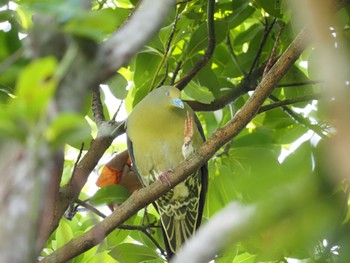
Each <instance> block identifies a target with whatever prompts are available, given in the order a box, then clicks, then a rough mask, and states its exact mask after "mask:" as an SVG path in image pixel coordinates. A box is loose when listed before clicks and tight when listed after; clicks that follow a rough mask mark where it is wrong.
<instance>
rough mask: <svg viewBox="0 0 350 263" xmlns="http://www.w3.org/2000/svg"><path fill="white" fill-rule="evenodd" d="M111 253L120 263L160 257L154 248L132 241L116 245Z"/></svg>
mask: <svg viewBox="0 0 350 263" xmlns="http://www.w3.org/2000/svg"><path fill="white" fill-rule="evenodd" d="M109 255H110V256H111V257H113V258H114V259H115V260H118V261H119V262H120V263H139V262H145V261H147V260H156V259H159V255H158V254H157V253H156V252H155V251H154V250H152V249H150V248H148V247H145V246H140V245H136V244H132V243H124V244H120V245H119V246H116V247H115V248H114V249H112V250H111V252H109Z"/></svg>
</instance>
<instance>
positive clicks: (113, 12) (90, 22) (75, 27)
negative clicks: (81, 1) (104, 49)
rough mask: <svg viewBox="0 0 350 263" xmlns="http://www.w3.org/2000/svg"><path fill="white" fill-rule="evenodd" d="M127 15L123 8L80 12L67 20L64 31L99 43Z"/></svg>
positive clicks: (127, 12) (127, 11)
mask: <svg viewBox="0 0 350 263" xmlns="http://www.w3.org/2000/svg"><path fill="white" fill-rule="evenodd" d="M129 13H130V11H129V10H127V9H124V8H115V9H111V8H106V9H101V10H94V11H89V12H80V14H79V15H78V16H75V17H74V18H72V19H70V20H69V22H68V23H67V24H66V25H65V26H64V30H65V31H67V32H69V33H72V34H74V35H78V36H83V37H88V38H90V39H93V40H95V41H101V40H103V39H104V38H105V37H106V36H107V35H109V34H111V33H113V32H114V31H115V30H116V29H117V28H118V27H119V26H120V25H121V24H122V23H123V22H124V21H125V19H126V18H127V17H128V15H129Z"/></svg>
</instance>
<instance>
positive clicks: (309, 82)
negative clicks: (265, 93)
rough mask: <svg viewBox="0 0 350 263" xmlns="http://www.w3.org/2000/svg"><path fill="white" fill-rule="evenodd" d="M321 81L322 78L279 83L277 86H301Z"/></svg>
mask: <svg viewBox="0 0 350 263" xmlns="http://www.w3.org/2000/svg"><path fill="white" fill-rule="evenodd" d="M321 82H322V81H321V80H307V81H302V82H294V83H284V84H278V85H277V86H276V87H277V88H287V87H299V86H306V85H314V84H320V83H321Z"/></svg>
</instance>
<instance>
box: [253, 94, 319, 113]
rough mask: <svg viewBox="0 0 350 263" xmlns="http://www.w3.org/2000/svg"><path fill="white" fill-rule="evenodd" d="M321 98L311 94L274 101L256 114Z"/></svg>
mask: <svg viewBox="0 0 350 263" xmlns="http://www.w3.org/2000/svg"><path fill="white" fill-rule="evenodd" d="M322 98H323V96H322V94H319V93H318V94H311V95H305V96H300V97H295V98H292V99H286V100H279V101H276V102H275V103H271V104H269V105H264V106H262V107H261V108H260V110H259V112H258V113H263V112H266V111H269V110H273V109H276V108H280V107H283V106H287V105H291V104H295V103H299V102H304V101H311V100H319V99H322Z"/></svg>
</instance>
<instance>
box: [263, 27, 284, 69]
mask: <svg viewBox="0 0 350 263" xmlns="http://www.w3.org/2000/svg"><path fill="white" fill-rule="evenodd" d="M283 29H284V24H282V25H281V27H280V31H279V32H278V35H277V37H276V40H275V43H274V44H273V48H272V51H271V54H270V57H269V60H268V61H267V64H266V66H265V69H264V73H263V76H265V75H266V73H267V72H268V71H269V70H270V68H272V66H273V63H275V61H276V60H275V58H276V52H277V47H278V43H279V41H280V38H281V34H282V31H283Z"/></svg>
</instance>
